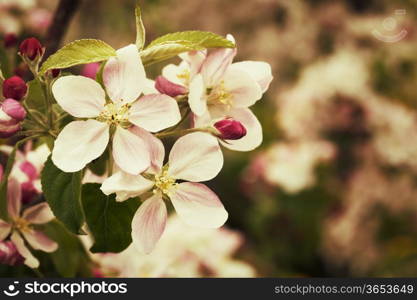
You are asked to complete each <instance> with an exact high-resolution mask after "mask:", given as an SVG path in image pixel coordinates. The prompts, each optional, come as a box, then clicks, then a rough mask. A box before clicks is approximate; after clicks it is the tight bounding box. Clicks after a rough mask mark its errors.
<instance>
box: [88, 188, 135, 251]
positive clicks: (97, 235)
mask: <svg viewBox="0 0 417 300" xmlns="http://www.w3.org/2000/svg"><path fill="white" fill-rule="evenodd" d="M82 202H83V206H84V211H85V217H86V221H87V225H88V228H89V230H90V231H91V234H92V235H93V237H94V245H93V246H92V247H91V249H90V251H91V252H93V253H96V252H120V251H123V250H124V249H126V247H128V246H129V245H130V243H131V242H132V238H131V223H132V219H133V216H134V214H135V212H136V210H137V209H138V206H139V201H138V199H137V198H133V199H129V200H126V201H124V202H116V200H115V196H114V195H110V196H106V195H104V194H103V193H102V192H101V190H100V185H99V184H96V183H88V184H85V185H83V189H82Z"/></svg>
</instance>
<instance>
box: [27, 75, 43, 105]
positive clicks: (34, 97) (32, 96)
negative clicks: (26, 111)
mask: <svg viewBox="0 0 417 300" xmlns="http://www.w3.org/2000/svg"><path fill="white" fill-rule="evenodd" d="M27 85H28V94H27V96H26V98H25V103H26V105H27V106H28V107H29V108H31V109H34V110H37V111H42V112H44V111H46V108H45V99H44V94H43V91H42V86H41V83H40V82H39V81H38V80H31V81H29V82H28V83H27Z"/></svg>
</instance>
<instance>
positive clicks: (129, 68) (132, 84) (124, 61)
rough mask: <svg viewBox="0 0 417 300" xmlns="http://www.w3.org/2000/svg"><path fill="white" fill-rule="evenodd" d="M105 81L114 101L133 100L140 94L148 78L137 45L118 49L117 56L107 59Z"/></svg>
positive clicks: (104, 71) (104, 73) (104, 72)
mask: <svg viewBox="0 0 417 300" xmlns="http://www.w3.org/2000/svg"><path fill="white" fill-rule="evenodd" d="M103 82H104V85H105V86H106V90H107V94H108V95H109V97H110V99H112V100H113V101H114V102H118V101H124V102H132V101H134V100H136V99H137V98H138V97H139V96H140V94H141V93H142V91H143V89H144V87H145V86H146V84H147V79H146V75H145V69H144V68H143V65H142V61H141V59H140V56H139V52H138V49H137V48H136V46H135V45H129V46H126V47H124V48H121V49H119V50H117V57H112V58H110V59H109V60H108V61H107V63H106V65H105V66H104V70H103Z"/></svg>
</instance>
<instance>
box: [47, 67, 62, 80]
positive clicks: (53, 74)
mask: <svg viewBox="0 0 417 300" xmlns="http://www.w3.org/2000/svg"><path fill="white" fill-rule="evenodd" d="M50 72H51V75H52V78H57V77H58V76H59V73H61V70H60V69H52V70H51V71H50Z"/></svg>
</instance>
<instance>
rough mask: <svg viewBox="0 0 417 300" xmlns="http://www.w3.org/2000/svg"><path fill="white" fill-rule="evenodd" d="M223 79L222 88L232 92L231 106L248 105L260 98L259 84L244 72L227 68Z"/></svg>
mask: <svg viewBox="0 0 417 300" xmlns="http://www.w3.org/2000/svg"><path fill="white" fill-rule="evenodd" d="M223 80H224V88H225V89H226V91H227V92H229V93H231V94H232V106H233V107H249V106H251V105H253V104H254V103H255V102H256V101H258V100H259V99H261V98H262V90H261V88H260V86H259V84H258V83H257V82H256V81H255V80H254V79H253V78H252V77H251V76H250V75H249V74H248V73H246V72H242V71H240V70H237V69H235V68H229V69H228V70H227V72H226V73H225V75H224V78H223Z"/></svg>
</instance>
